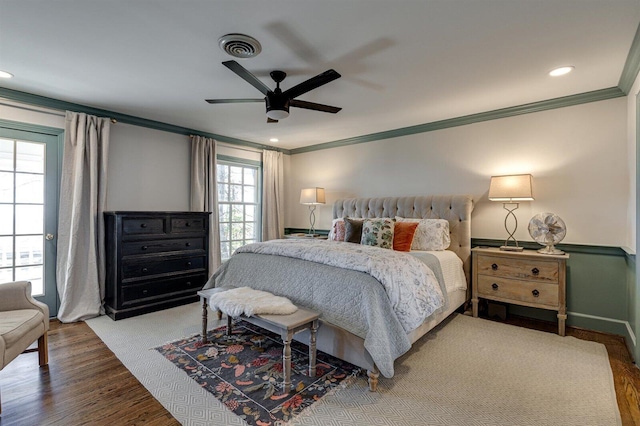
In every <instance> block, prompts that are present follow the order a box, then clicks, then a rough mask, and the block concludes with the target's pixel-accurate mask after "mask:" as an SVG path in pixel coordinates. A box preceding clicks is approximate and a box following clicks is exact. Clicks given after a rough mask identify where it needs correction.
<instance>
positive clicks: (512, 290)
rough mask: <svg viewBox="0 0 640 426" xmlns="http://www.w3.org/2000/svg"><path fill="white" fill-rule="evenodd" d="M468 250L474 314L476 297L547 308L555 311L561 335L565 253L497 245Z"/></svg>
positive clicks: (565, 269)
mask: <svg viewBox="0 0 640 426" xmlns="http://www.w3.org/2000/svg"><path fill="white" fill-rule="evenodd" d="M471 252H472V255H473V266H472V268H473V284H472V285H473V287H472V298H471V303H472V304H473V316H474V317H477V316H478V298H483V299H489V300H495V301H498V302H505V303H512V304H515V305H521V306H529V307H532V308H540V309H548V310H551V311H557V312H558V334H559V335H560V336H564V332H565V331H564V329H565V321H566V319H567V297H566V288H567V259H569V255H568V254H562V255H546V254H540V253H538V252H537V251H535V250H525V251H522V252H509V251H500V250H499V249H497V248H474V249H472V250H471Z"/></svg>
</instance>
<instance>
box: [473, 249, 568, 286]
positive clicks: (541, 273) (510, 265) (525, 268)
mask: <svg viewBox="0 0 640 426" xmlns="http://www.w3.org/2000/svg"><path fill="white" fill-rule="evenodd" d="M476 273H477V274H479V275H491V276H494V277H505V278H516V279H520V280H531V281H542V282H549V283H557V282H558V262H555V261H544V260H539V259H526V258H523V259H517V258H507V257H498V256H484V255H481V256H478V270H477V271H476Z"/></svg>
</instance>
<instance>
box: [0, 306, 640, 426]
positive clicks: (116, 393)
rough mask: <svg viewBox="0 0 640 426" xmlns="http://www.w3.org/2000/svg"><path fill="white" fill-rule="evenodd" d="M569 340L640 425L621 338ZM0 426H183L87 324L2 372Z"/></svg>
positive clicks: (639, 387) (635, 382) (60, 331)
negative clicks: (588, 349) (599, 347)
mask: <svg viewBox="0 0 640 426" xmlns="http://www.w3.org/2000/svg"><path fill="white" fill-rule="evenodd" d="M506 322H507V323H510V324H515V325H519V326H523V327H527V328H533V329H538V330H543V331H548V332H552V333H553V332H555V331H556V327H557V326H556V325H555V324H551V323H546V322H542V321H535V320H529V319H525V318H518V317H510V318H509V319H508V320H507V321H506ZM567 335H568V336H574V337H577V338H579V339H584V340H591V341H596V342H600V343H602V344H604V345H605V346H606V347H607V351H608V352H609V361H610V363H611V369H612V371H613V376H614V383H615V387H616V396H617V399H618V406H619V408H620V415H621V417H622V424H623V425H625V426H626V425H640V369H638V368H637V367H636V366H635V365H634V364H633V363H632V362H631V357H630V355H629V352H628V351H627V348H626V346H625V344H624V341H623V339H622V337H619V336H612V335H609V334H604V333H598V332H593V331H587V330H581V329H576V328H572V327H567ZM0 393H1V398H2V415H1V416H0V425H2V426H9V425H20V426H31V425H34V426H35V425H64V426H75V425H111V426H120V425H152V426H163V425H177V424H179V423H178V422H177V421H176V420H175V419H174V418H173V417H172V416H171V414H169V412H168V411H167V410H165V409H164V407H163V406H162V405H161V404H160V403H159V402H158V401H156V400H155V399H154V398H153V397H152V396H151V394H150V393H149V392H148V391H147V390H146V389H145V388H144V386H142V385H141V384H140V382H138V380H137V379H136V378H135V377H133V375H132V374H131V373H130V372H129V371H128V370H127V369H126V368H125V367H124V366H123V365H122V363H120V361H119V360H118V359H117V358H116V357H115V355H114V354H113V353H112V352H111V351H110V350H109V349H108V348H107V347H106V346H105V345H104V343H102V341H101V340H100V339H99V338H98V337H97V336H96V335H95V333H94V332H93V331H92V330H91V329H90V328H89V326H87V325H86V324H85V323H74V324H61V323H59V322H58V321H52V322H51V331H50V333H49V366H48V367H45V368H39V366H38V354H37V353H30V354H24V355H20V356H19V357H18V358H17V359H15V360H14V361H13V362H11V363H10V364H9V365H8V366H7V367H5V369H4V370H2V371H0Z"/></svg>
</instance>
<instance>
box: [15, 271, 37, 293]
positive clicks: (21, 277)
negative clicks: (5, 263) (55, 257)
mask: <svg viewBox="0 0 640 426" xmlns="http://www.w3.org/2000/svg"><path fill="white" fill-rule="evenodd" d="M15 280H16V281H31V294H32V295H33V296H38V295H41V294H44V286H43V285H42V284H43V282H42V265H39V266H26V267H22V268H16V278H15Z"/></svg>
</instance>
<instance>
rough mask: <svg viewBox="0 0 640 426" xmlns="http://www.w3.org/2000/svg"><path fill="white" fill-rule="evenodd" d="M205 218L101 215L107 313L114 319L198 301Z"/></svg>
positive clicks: (203, 278)
mask: <svg viewBox="0 0 640 426" xmlns="http://www.w3.org/2000/svg"><path fill="white" fill-rule="evenodd" d="M209 214H210V213H201V212H125V211H119V212H105V213H104V219H105V228H106V233H105V245H106V282H105V310H106V313H107V315H109V316H110V317H111V318H113V319H114V320H119V319H122V318H128V317H132V316H135V315H140V314H144V313H148V312H153V311H158V310H161V309H166V308H170V307H173V306H178V305H182V304H185V303H191V302H195V301H197V300H198V296H197V295H196V293H197V292H198V290H200V289H201V288H202V287H203V286H204V284H205V283H206V282H207V278H208V272H209V267H208V266H209V265H208V253H209V243H208V242H209V238H208V235H209Z"/></svg>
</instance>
